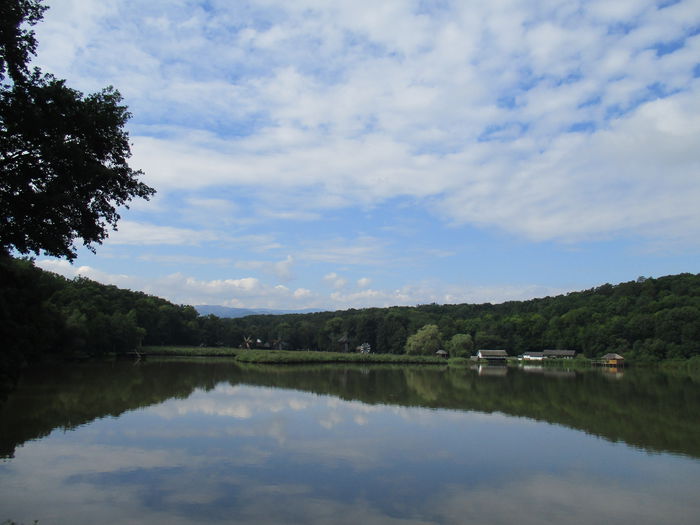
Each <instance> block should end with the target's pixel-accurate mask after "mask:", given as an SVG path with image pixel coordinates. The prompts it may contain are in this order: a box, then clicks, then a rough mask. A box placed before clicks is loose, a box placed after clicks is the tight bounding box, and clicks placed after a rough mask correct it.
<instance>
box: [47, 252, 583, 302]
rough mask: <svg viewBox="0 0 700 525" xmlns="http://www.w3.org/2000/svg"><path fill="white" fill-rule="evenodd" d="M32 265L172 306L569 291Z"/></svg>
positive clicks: (492, 297) (501, 297)
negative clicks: (292, 284)
mask: <svg viewBox="0 0 700 525" xmlns="http://www.w3.org/2000/svg"><path fill="white" fill-rule="evenodd" d="M36 264H37V266H39V267H41V268H43V269H45V270H48V271H52V272H55V273H58V274H61V275H64V276H66V277H69V278H73V277H76V276H78V275H82V276H84V277H88V278H90V279H93V280H95V281H98V282H101V283H104V284H114V285H117V286H120V287H124V288H129V289H132V290H140V291H143V292H145V293H149V294H153V295H156V296H158V297H163V298H165V299H168V300H170V301H172V302H174V303H176V304H192V305H197V304H219V305H224V306H232V307H238V308H273V309H305V308H318V309H328V310H335V309H338V310H343V309H347V308H364V307H371V306H376V307H386V306H395V305H404V306H413V305H417V304H427V303H451V304H457V303H484V302H493V303H499V302H503V301H509V300H526V299H532V298H534V297H544V296H547V295H556V294H561V293H566V292H569V291H571V290H570V289H564V288H554V287H547V286H539V285H494V286H471V285H456V284H446V283H443V282H438V281H431V282H422V283H416V284H406V285H404V286H402V287H400V288H396V289H373V288H363V289H361V290H357V291H350V290H347V289H346V285H347V279H345V278H343V277H341V276H339V275H338V274H336V273H335V272H332V273H329V274H327V275H326V276H324V281H325V282H326V283H328V284H329V285H330V286H332V287H333V291H332V292H330V293H325V294H322V293H319V292H315V291H313V290H310V289H308V288H303V287H298V288H294V289H292V288H289V287H287V286H284V285H281V284H277V285H270V284H267V283H265V282H263V281H261V280H260V279H257V278H254V277H241V278H236V279H212V280H205V279H197V278H195V277H191V276H187V275H184V274H182V273H173V274H170V275H163V276H160V277H155V278H148V279H146V278H142V277H137V276H131V275H122V274H110V273H107V272H104V271H101V270H98V269H96V268H93V267H90V266H74V265H71V264H70V263H68V262H67V261H62V260H55V259H42V260H38V261H37V263H36ZM360 280H361V281H363V279H360ZM367 284H368V285H369V283H367Z"/></svg>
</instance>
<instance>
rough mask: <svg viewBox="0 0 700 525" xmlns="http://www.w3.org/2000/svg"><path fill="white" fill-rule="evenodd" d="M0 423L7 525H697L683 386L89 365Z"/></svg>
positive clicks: (49, 382)
mask: <svg viewBox="0 0 700 525" xmlns="http://www.w3.org/2000/svg"><path fill="white" fill-rule="evenodd" d="M0 421H1V424H2V429H1V431H0V456H1V457H2V458H3V459H2V460H1V462H0V522H1V521H2V520H5V519H12V520H14V521H17V522H24V523H32V522H33V520H39V525H43V524H82V523H85V524H88V523H90V524H93V523H120V524H121V523H149V524H153V523H155V524H159V523H164V524H165V523H168V524H178V523H256V524H259V523H305V524H306V523H347V524H353V525H355V524H358V523H363V524H366V523H382V524H383V523H392V524H393V523H411V524H426V523H475V524H492V523H494V524H495V523H499V524H500V523H513V522H517V523H519V524H529V523H533V524H539V523H586V524H588V523H602V522H607V523H634V524H635V525H640V524H646V523H649V524H652V523H653V524H658V523H674V524H686V523H687V524H691V523H692V524H697V523H700V498H698V496H697V494H698V487H700V459H699V458H700V383H698V381H697V380H694V379H693V378H690V377H684V376H682V375H665V374H662V373H659V372H651V371H628V372H627V373H625V374H624V375H615V374H601V373H599V372H587V373H574V372H562V371H556V372H553V371H547V370H545V371H543V370H542V369H539V368H534V369H530V370H519V369H508V370H506V369H495V368H487V369H482V370H481V371H479V370H478V369H477V370H470V369H465V368H447V367H421V368H415V367H384V366H373V367H339V366H316V367H290V366H287V367H246V368H241V367H238V366H236V365H234V364H233V363H232V362H230V361H222V360H219V361H207V360H172V361H150V362H146V363H140V364H136V365H134V364H132V363H114V364H86V365H79V366H70V367H52V368H50V369H37V370H33V371H32V372H31V373H30V374H28V375H27V377H25V379H24V380H23V382H22V384H21V385H20V388H19V389H18V390H17V391H15V392H14V393H13V394H12V395H11V396H10V397H9V398H8V399H7V400H6V401H5V402H4V403H3V404H2V405H0Z"/></svg>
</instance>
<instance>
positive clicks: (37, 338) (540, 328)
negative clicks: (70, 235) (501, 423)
mask: <svg viewBox="0 0 700 525" xmlns="http://www.w3.org/2000/svg"><path fill="white" fill-rule="evenodd" d="M0 317H2V319H3V320H4V322H3V323H2V324H0V337H1V338H2V340H3V341H5V342H6V343H5V344H4V345H3V348H2V358H1V360H0V364H2V367H3V368H15V367H17V366H22V365H24V364H26V363H31V362H35V361H38V360H41V359H43V358H45V357H46V356H75V355H84V356H85V355H90V356H95V355H105V354H115V353H116V354H118V353H123V352H128V351H130V350H133V349H135V348H138V347H140V346H142V345H143V346H158V345H190V346H207V347H216V346H227V347H246V346H249V347H251V348H254V347H255V348H263V349H264V348H276V349H288V350H330V351H344V350H349V351H355V349H356V348H357V347H358V346H360V345H362V344H364V343H366V344H368V345H369V347H370V348H371V351H372V352H373V353H393V354H399V353H432V352H434V350H433V349H434V348H436V347H444V348H446V349H448V350H449V351H450V354H451V355H453V356H466V355H469V354H471V353H472V352H474V351H475V350H476V349H479V348H482V349H483V348H491V349H494V348H498V349H505V350H506V351H507V352H508V353H509V354H510V355H519V354H521V353H523V352H525V351H529V350H542V349H571V350H576V351H577V352H578V353H580V354H582V355H585V356H586V357H596V356H599V355H601V354H604V353H607V352H618V353H620V354H623V355H624V356H625V357H626V358H627V359H629V360H636V361H661V360H665V359H679V358H689V357H693V356H696V355H700V274H690V273H684V274H679V275H671V276H666V277H659V278H644V277H640V278H638V279H636V280H634V281H630V282H625V283H620V284H617V285H612V284H604V285H602V286H598V287H596V288H592V289H590V290H584V291H580V292H571V293H568V294H566V295H560V296H556V297H544V298H540V299H532V300H529V301H510V302H505V303H501V304H490V303H485V304H450V305H438V304H426V305H418V306H411V307H409V306H394V307H388V308H365V309H349V310H342V311H335V312H317V313H303V314H285V315H251V316H247V317H242V318H237V319H224V318H219V317H216V316H214V315H206V316H200V315H198V313H197V311H196V309H195V308H194V307H193V306H188V305H175V304H173V303H171V302H169V301H166V300H164V299H161V298H158V297H154V296H151V295H147V294H145V293H142V292H134V291H131V290H125V289H120V288H117V287H115V286H109V285H103V284H100V283H97V282H95V281H91V280H89V279H86V278H83V277H78V278H75V279H67V278H64V277H61V276H59V275H57V274H54V273H51V272H47V271H43V270H41V269H40V268H37V267H36V266H35V265H34V264H33V261H32V260H31V259H26V258H24V259H20V258H13V257H10V256H6V255H5V256H2V257H0Z"/></svg>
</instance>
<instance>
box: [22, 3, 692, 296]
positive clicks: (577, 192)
mask: <svg viewBox="0 0 700 525" xmlns="http://www.w3.org/2000/svg"><path fill="white" fill-rule="evenodd" d="M47 4H48V5H49V6H50V7H51V8H50V9H49V10H48V11H47V12H46V14H45V19H44V21H43V22H42V23H41V24H40V25H38V26H37V27H36V33H37V38H38V40H39V43H40V46H39V50H38V51H39V52H38V56H37V58H36V60H35V63H36V65H39V66H41V67H42V68H44V69H45V70H46V71H50V72H53V73H54V74H55V75H57V76H58V77H62V78H66V79H68V81H69V84H70V85H71V86H72V87H75V88H77V89H80V90H82V91H84V92H86V93H87V92H92V91H96V90H99V89H101V88H102V87H104V86H107V85H114V86H115V87H117V88H118V89H119V90H120V92H121V93H122V95H123V96H124V99H125V103H126V104H127V105H128V106H129V108H130V110H131V112H132V113H133V118H132V120H131V121H130V122H129V125H128V127H129V132H130V135H131V140H132V143H133V146H132V151H133V157H132V159H131V165H132V167H134V168H136V169H142V170H143V171H144V172H145V176H144V178H143V180H144V181H145V182H146V183H148V184H150V185H151V186H153V187H155V188H156V189H157V191H158V194H157V195H156V197H155V198H154V199H152V200H151V201H150V202H134V203H133V205H132V207H131V209H129V210H125V211H124V213H122V221H121V222H120V225H119V230H118V231H117V232H113V233H112V234H111V235H110V238H109V239H108V240H107V241H106V242H105V243H104V244H103V245H102V246H100V247H98V251H97V254H96V255H93V254H91V253H90V252H88V251H81V252H80V255H79V257H78V259H77V261H76V262H75V263H74V264H73V265H70V264H68V263H67V262H66V261H62V260H56V259H50V258H46V257H39V258H38V259H37V263H38V264H39V265H40V266H41V267H43V268H46V269H49V270H53V271H56V272H59V273H62V274H64V275H67V276H74V275H78V274H82V275H85V276H87V277H90V278H93V279H96V280H98V281H101V282H106V283H111V284H116V285H119V286H123V287H127V288H131V289H136V290H143V291H145V292H148V293H153V294H156V295H159V296H161V297H165V298H167V299H169V300H172V301H174V302H176V303H185V304H222V305H228V306H235V307H251V308H253V307H254V308H284V309H301V308H323V309H326V308H328V309H344V308H351V307H353V308H359V307H365V306H389V305H395V304H406V305H413V304H421V303H429V302H438V303H461V302H486V301H490V302H500V301H504V300H511V299H526V298H531V297H538V296H545V295H553V294H558V293H564V292H567V291H571V290H577V289H584V288H589V287H591V286H596V285H600V284H603V283H605V282H611V283H615V282H620V281H626V280H632V279H635V278H636V277H638V276H640V275H644V276H660V275H666V274H671V273H679V272H693V273H697V272H700V268H699V266H700V258H699V257H698V255H700V243H699V240H700V204H699V203H700V78H699V77H700V1H698V0H680V1H675V2H674V1H664V2H660V1H644V0H631V1H627V0H617V1H615V2H611V1H609V0H605V1H595V0H593V1H581V2H577V1H573V0H562V1H557V0H551V1H519V0H504V1H497V2H478V1H466V0H465V1H460V2H457V1H454V2H451V1H434V2H428V1H409V0H397V1H392V0H383V1H381V2H376V1H371V2H370V1H363V0H353V1H326V0H324V1H321V0H295V1H294V2H283V1H276V0H258V1H250V2H245V1H237V2H227V1H223V0H210V1H194V0H192V1H189V0H180V1H170V0H169V1H158V0H154V1H149V2H143V1H136V0H113V1H110V2H101V1H97V0H48V2H47Z"/></svg>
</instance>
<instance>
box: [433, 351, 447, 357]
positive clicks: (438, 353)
mask: <svg viewBox="0 0 700 525" xmlns="http://www.w3.org/2000/svg"><path fill="white" fill-rule="evenodd" d="M435 355H436V356H438V357H444V358H445V359H447V357H448V355H449V354H448V353H447V352H446V351H445V350H438V351H437V352H435Z"/></svg>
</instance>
